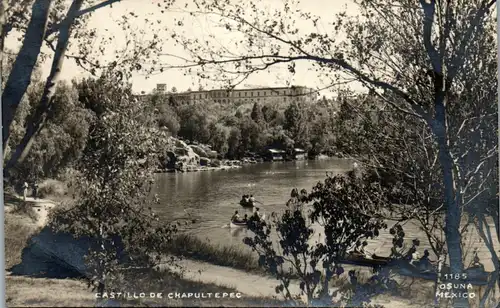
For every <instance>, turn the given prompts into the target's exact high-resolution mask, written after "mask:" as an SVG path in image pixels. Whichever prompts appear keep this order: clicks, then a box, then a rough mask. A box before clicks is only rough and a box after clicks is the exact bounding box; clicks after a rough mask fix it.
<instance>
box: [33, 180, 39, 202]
mask: <svg viewBox="0 0 500 308" xmlns="http://www.w3.org/2000/svg"><path fill="white" fill-rule="evenodd" d="M37 198H38V181H37V180H35V181H34V182H33V199H35V200H36V199H37Z"/></svg>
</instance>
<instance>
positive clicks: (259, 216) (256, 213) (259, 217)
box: [253, 207, 262, 220]
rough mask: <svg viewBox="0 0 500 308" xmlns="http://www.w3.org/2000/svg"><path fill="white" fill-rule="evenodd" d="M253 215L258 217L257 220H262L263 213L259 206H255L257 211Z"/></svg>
mask: <svg viewBox="0 0 500 308" xmlns="http://www.w3.org/2000/svg"><path fill="white" fill-rule="evenodd" d="M253 216H254V217H255V218H257V220H260V219H261V218H262V215H260V212H259V208H258V207H256V208H255V212H253Z"/></svg>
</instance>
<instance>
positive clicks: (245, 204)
mask: <svg viewBox="0 0 500 308" xmlns="http://www.w3.org/2000/svg"><path fill="white" fill-rule="evenodd" d="M240 205H241V206H242V207H247V208H252V207H254V206H255V205H254V203H253V202H252V201H248V202H245V201H243V200H240Z"/></svg>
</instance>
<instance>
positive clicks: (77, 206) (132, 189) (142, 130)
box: [52, 79, 176, 292]
mask: <svg viewBox="0 0 500 308" xmlns="http://www.w3.org/2000/svg"><path fill="white" fill-rule="evenodd" d="M107 82H108V84H107V85H104V87H118V89H116V88H115V91H114V93H120V95H119V96H111V97H110V96H108V95H112V94H113V93H107V94H103V96H101V98H102V100H101V101H100V102H101V104H102V106H103V111H102V113H100V114H99V115H98V116H97V119H96V121H95V122H94V123H93V125H92V127H91V130H90V135H89V140H88V142H87V144H86V147H85V149H84V151H83V154H82V157H81V159H80V160H79V162H78V165H77V170H78V171H79V172H80V176H79V177H78V178H77V179H76V181H75V183H77V184H76V185H78V199H76V200H75V201H74V202H73V204H71V205H70V206H68V207H67V208H61V209H57V210H56V212H55V214H54V216H53V220H52V225H53V227H54V228H56V229H57V230H59V231H64V232H70V233H72V234H74V235H75V236H77V237H81V236H88V237H90V238H94V239H96V241H95V242H94V245H93V246H92V247H91V249H90V251H89V253H88V255H87V264H88V269H89V271H90V275H92V277H93V282H95V283H96V285H97V286H98V287H99V289H100V292H103V291H104V290H109V289H112V290H114V289H116V288H119V284H118V285H117V284H116V283H117V281H119V275H120V273H121V272H120V268H122V269H123V267H125V268H129V267H134V266H147V267H152V266H154V265H156V264H158V263H159V261H160V256H161V254H162V253H164V252H165V249H166V245H167V243H168V241H169V240H170V239H171V236H172V235H173V234H174V233H175V230H176V225H175V224H170V223H168V222H167V223H165V222H164V221H163V222H162V223H161V224H160V223H159V219H158V217H157V216H156V214H155V213H154V212H153V211H152V210H151V207H152V206H153V205H154V204H155V203H156V202H158V200H157V199H156V198H151V188H152V184H153V182H154V177H153V175H154V172H155V170H156V168H157V166H158V164H159V157H160V156H159V155H158V153H160V152H161V150H162V149H164V147H165V141H166V136H165V134H164V132H162V131H160V130H158V128H157V127H154V126H145V125H144V124H143V119H141V116H149V117H152V115H143V112H144V108H143V106H141V104H140V103H139V102H138V101H137V100H136V99H134V98H133V97H132V96H130V95H128V94H127V93H128V91H129V89H127V88H124V86H121V87H120V86H117V85H116V84H119V83H118V82H117V81H116V80H113V79H108V80H107ZM120 88H121V89H124V90H122V91H120ZM124 262H125V263H124ZM124 264H125V265H124ZM110 282H113V283H115V284H109V283H110Z"/></svg>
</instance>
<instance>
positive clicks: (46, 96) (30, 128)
mask: <svg viewBox="0 0 500 308" xmlns="http://www.w3.org/2000/svg"><path fill="white" fill-rule="evenodd" d="M83 1H84V0H74V1H73V3H72V4H71V6H70V8H69V10H68V13H67V15H66V18H65V19H64V20H63V21H62V23H61V28H60V30H59V36H58V39H57V46H56V51H55V54H54V59H53V61H52V67H51V70H50V74H49V77H48V78H47V82H46V83H45V88H44V91H43V94H42V98H41V100H40V103H39V104H38V106H37V109H36V111H35V116H34V117H33V120H31V121H29V122H28V123H27V127H26V132H25V134H24V136H23V139H22V140H21V142H20V143H19V144H18V146H17V147H16V150H15V151H14V153H13V154H12V156H11V158H10V160H9V162H8V163H7V164H6V166H5V169H4V174H5V176H8V174H9V171H10V169H11V168H12V167H13V166H15V165H16V164H17V163H18V162H22V161H23V160H24V159H25V158H26V155H27V154H28V152H29V150H30V148H31V146H32V145H33V141H34V139H35V136H36V135H37V134H38V133H39V132H40V130H41V129H42V128H43V126H44V125H45V122H46V119H47V111H48V110H49V109H50V107H51V105H52V98H53V96H54V93H55V90H56V85H57V82H58V80H59V77H60V73H61V68H62V65H63V62H64V55H65V53H66V50H67V48H68V43H69V38H70V35H71V28H72V25H73V23H74V21H75V18H77V17H78V13H79V11H80V8H81V6H82V3H83Z"/></svg>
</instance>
